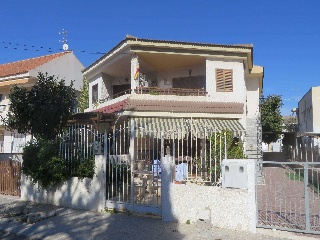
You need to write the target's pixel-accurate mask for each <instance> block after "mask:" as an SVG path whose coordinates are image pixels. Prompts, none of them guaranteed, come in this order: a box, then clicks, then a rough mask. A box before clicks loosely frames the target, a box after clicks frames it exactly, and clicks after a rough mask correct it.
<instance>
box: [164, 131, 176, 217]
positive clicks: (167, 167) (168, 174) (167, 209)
mask: <svg viewBox="0 0 320 240" xmlns="http://www.w3.org/2000/svg"><path fill="white" fill-rule="evenodd" d="M161 135H162V134H161ZM163 144H164V141H163V136H161V148H162V150H163ZM172 180H173V157H172V156H171V155H170V152H169V153H167V154H166V155H165V156H164V154H163V155H162V157H161V211H162V221H165V222H172V221H174V216H173V214H172V204H171V194H170V185H171V184H172Z"/></svg>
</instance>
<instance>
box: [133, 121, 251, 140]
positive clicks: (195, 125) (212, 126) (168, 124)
mask: <svg viewBox="0 0 320 240" xmlns="http://www.w3.org/2000/svg"><path fill="white" fill-rule="evenodd" d="M134 124H135V129H136V130H138V132H140V134H143V132H144V133H145V134H147V135H150V134H153V135H154V136H155V137H157V138H160V137H161V134H162V135H163V136H164V137H165V138H180V136H184V135H185V134H187V133H189V132H191V133H192V134H193V135H196V136H198V137H201V136H204V135H205V133H208V132H221V131H223V130H229V131H231V132H235V133H237V134H239V135H241V132H244V130H245V129H244V128H243V126H242V125H241V123H240V122H239V121H238V120H237V119H209V118H160V117H158V118H142V117H141V118H134Z"/></svg>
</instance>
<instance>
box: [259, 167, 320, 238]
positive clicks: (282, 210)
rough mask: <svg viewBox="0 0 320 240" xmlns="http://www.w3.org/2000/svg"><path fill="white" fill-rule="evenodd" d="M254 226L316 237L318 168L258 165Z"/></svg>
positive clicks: (319, 190)
mask: <svg viewBox="0 0 320 240" xmlns="http://www.w3.org/2000/svg"><path fill="white" fill-rule="evenodd" d="M258 165H260V169H262V175H261V176H260V179H259V181H257V182H258V183H257V187H256V198H257V227H262V228H272V229H280V230H287V231H295V232H305V233H316V234H320V183H319V182H320V165H319V163H314V162H272V161H263V162H259V163H258Z"/></svg>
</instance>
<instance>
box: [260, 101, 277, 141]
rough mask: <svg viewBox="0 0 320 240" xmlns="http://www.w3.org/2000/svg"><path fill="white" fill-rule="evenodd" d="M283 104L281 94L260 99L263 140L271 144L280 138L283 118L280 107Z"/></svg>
mask: <svg viewBox="0 0 320 240" xmlns="http://www.w3.org/2000/svg"><path fill="white" fill-rule="evenodd" d="M282 105H283V103H282V99H281V96H279V95H269V96H268V97H266V98H262V99H261V101H260V109H261V125H262V141H263V142H265V143H267V144H270V143H271V142H275V141H277V140H278V139H279V132H281V131H282V125H283V118H282V116H281V113H280V108H281V106H282Z"/></svg>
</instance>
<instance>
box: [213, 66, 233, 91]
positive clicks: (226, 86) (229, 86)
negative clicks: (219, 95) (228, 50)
mask: <svg viewBox="0 0 320 240" xmlns="http://www.w3.org/2000/svg"><path fill="white" fill-rule="evenodd" d="M216 84H217V85H216V86H217V92H232V91H233V71H232V69H216Z"/></svg>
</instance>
